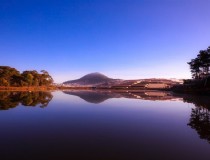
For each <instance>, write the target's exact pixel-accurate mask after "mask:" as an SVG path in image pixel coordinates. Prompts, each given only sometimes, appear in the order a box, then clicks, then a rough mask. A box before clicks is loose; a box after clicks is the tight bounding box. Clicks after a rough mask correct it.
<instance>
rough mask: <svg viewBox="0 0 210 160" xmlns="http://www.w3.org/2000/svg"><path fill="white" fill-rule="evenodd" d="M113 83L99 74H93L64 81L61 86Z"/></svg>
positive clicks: (110, 79)
mask: <svg viewBox="0 0 210 160" xmlns="http://www.w3.org/2000/svg"><path fill="white" fill-rule="evenodd" d="M113 81H115V79H112V78H109V77H107V76H105V75H103V74H101V73H98V72H95V73H90V74H87V75H85V76H83V77H81V78H79V79H76V80H70V81H66V82H64V83H63V84H64V85H68V86H98V85H102V84H106V83H110V82H113Z"/></svg>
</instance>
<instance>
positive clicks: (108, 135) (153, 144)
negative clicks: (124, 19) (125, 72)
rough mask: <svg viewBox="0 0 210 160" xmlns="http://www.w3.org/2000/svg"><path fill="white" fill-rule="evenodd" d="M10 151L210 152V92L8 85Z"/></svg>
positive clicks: (196, 159) (39, 155)
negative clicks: (49, 89)
mask: <svg viewBox="0 0 210 160" xmlns="http://www.w3.org/2000/svg"><path fill="white" fill-rule="evenodd" d="M0 137H1V141H0V153H1V154H0V156H1V159H2V160H6V159H27V160H32V159H36V160H38V159H50V160H54V159H56V160H58V159H69V160H70V159H73V160H77V159H84V160H112V159H114V160H116V159H127V160H136V159H139V160H140V159H141V160H144V159H145V160H150V159H151V160H154V159H161V160H162V159H168V160H182V159H183V160H185V159H186V160H187V159H189V160H209V159H210V98H209V97H208V96H193V95H177V94H176V95H174V94H172V93H169V92H158V91H156V92H152V91H145V92H143V91H142V92H135V91H133V92H130V91H123V92H119V91H118V92H113V91H87V90H86V91H85V90H84V91H78V90H69V91H55V92H0Z"/></svg>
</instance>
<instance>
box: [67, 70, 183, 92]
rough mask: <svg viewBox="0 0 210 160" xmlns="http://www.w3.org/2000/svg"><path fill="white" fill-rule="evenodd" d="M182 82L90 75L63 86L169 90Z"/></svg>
mask: <svg viewBox="0 0 210 160" xmlns="http://www.w3.org/2000/svg"><path fill="white" fill-rule="evenodd" d="M182 82H183V81H182V80H174V79H161V78H158V79H156V78H150V79H137V80H121V79H112V78H109V77H107V76H105V75H103V74H101V73H98V72H96V73H90V74H87V75H85V76H83V77H81V78H80V79H76V80H71V81H66V82H64V83H63V85H64V86H69V87H96V88H109V89H126V90H128V89H130V90H131V89H132V90H144V89H169V88H171V87H173V86H174V85H177V84H181V83H182Z"/></svg>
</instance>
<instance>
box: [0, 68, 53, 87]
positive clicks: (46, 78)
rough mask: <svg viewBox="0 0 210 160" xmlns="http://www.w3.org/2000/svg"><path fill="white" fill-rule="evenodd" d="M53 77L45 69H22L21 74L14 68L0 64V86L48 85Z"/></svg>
mask: <svg viewBox="0 0 210 160" xmlns="http://www.w3.org/2000/svg"><path fill="white" fill-rule="evenodd" d="M52 83H53V78H52V77H51V76H50V75H49V73H48V72H47V71H45V70H42V71H41V73H38V72H37V71H36V70H32V71H23V72H22V73H21V74H20V72H19V71H17V70H16V69H15V68H11V67H9V66H0V86H49V85H51V84H52Z"/></svg>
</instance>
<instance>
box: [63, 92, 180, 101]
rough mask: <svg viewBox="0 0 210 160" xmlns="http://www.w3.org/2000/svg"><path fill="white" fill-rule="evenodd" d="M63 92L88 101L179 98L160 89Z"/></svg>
mask: <svg viewBox="0 0 210 160" xmlns="http://www.w3.org/2000/svg"><path fill="white" fill-rule="evenodd" d="M63 93H65V94H69V95H74V96H78V97H80V98H81V99H83V100H85V101H86V102H89V103H95V104H98V103H102V102H104V101H106V100H108V99H110V98H131V99H145V100H153V101H155V100H179V99H180V97H175V96H173V95H172V93H170V92H161V91H132V92H131V91H99V90H98V91H94V90H83V91H80V90H70V91H63Z"/></svg>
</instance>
